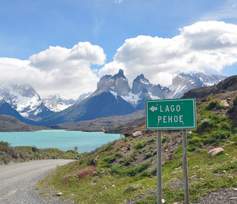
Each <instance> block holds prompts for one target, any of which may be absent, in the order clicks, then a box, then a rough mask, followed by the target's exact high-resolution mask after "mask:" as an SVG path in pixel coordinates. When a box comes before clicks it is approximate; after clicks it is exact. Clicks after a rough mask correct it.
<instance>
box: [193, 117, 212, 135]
mask: <svg viewBox="0 0 237 204" xmlns="http://www.w3.org/2000/svg"><path fill="white" fill-rule="evenodd" d="M213 127H214V123H213V122H212V121H211V120H210V119H204V120H202V121H201V123H200V125H199V126H198V128H197V132H198V133H203V132H205V131H210V130H211V129H212V128H213Z"/></svg>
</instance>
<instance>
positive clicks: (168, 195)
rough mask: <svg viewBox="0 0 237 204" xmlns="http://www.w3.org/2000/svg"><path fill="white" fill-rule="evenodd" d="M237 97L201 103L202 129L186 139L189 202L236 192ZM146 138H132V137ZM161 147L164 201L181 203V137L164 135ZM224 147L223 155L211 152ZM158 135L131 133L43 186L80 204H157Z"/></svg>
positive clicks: (60, 171)
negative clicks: (224, 190) (219, 192)
mask: <svg viewBox="0 0 237 204" xmlns="http://www.w3.org/2000/svg"><path fill="white" fill-rule="evenodd" d="M236 115H237V91H233V92H226V93H219V94H216V95H211V96H209V97H206V98H203V99H200V100H199V101H198V128H197V129H196V130H195V131H192V132H189V133H188V141H189V144H188V161H189V179H190V197H191V200H192V202H194V201H198V200H199V199H200V198H201V197H203V196H205V195H207V194H208V193H209V192H213V191H217V190H218V189H222V188H227V189H228V188H231V187H237V125H236ZM137 130H140V131H142V135H140V136H136V137H134V136H133V135H132V133H133V132H134V131H137ZM162 143H163V145H162V147H163V180H164V199H165V200H166V203H175V202H182V199H183V190H182V149H181V136H180V135H179V133H178V132H171V131H170V132H165V133H164V136H163V139H162ZM214 147H223V148H224V153H222V154H219V155H216V156H210V155H209V154H208V151H209V150H210V149H212V148H214ZM155 176H156V132H152V131H149V130H145V126H139V127H136V128H131V129H130V130H129V132H127V134H126V137H125V138H124V139H121V140H119V141H116V142H113V143H111V144H108V145H105V146H103V147H101V148H99V149H98V150H96V151H94V152H92V153H87V154H84V155H82V157H81V159H80V161H77V162H74V163H71V164H69V165H66V166H63V167H59V168H58V169H57V170H56V171H55V172H54V173H53V174H52V175H50V176H49V177H48V178H46V179H45V180H44V181H42V182H41V183H40V185H41V187H45V188H49V187H50V188H52V189H55V190H57V191H62V192H63V194H64V196H66V197H69V198H71V199H73V200H74V201H75V202H76V203H80V204H91V203H97V204H100V203H101V204H106V203H108V204H111V203H113V204H117V203H118V204H119V203H140V204H142V203H144V204H148V203H155V189H156V177H155Z"/></svg>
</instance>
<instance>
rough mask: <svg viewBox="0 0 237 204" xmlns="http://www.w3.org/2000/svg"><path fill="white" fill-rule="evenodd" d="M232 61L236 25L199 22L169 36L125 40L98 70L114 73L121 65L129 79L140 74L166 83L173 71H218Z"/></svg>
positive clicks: (235, 51)
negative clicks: (108, 61) (110, 58)
mask: <svg viewBox="0 0 237 204" xmlns="http://www.w3.org/2000/svg"><path fill="white" fill-rule="evenodd" d="M234 63H237V25H234V24H229V23H225V22H221V21H201V22H197V23H194V24H192V25H189V26H186V27H184V28H181V29H180V33H179V35H177V36H174V37H173V38H160V37H157V36H154V37H152V36H144V35H141V36H137V37H135V38H130V39H127V40H125V42H124V44H123V45H122V46H121V47H120V48H119V49H118V50H117V53H116V54H115V56H114V59H113V62H110V63H109V64H107V65H105V66H104V67H103V68H102V70H101V71H100V73H114V72H116V71H117V70H118V69H119V68H120V67H122V68H124V70H125V73H126V74H127V75H128V76H129V79H130V80H132V79H133V78H134V77H136V76H137V75H138V74H140V73H144V74H145V75H146V76H147V77H148V78H149V79H150V80H151V81H153V82H154V83H157V82H159V83H162V84H165V85H167V84H169V83H170V81H171V80H170V79H171V76H172V75H174V74H175V73H177V72H189V71H196V72H212V73H213V72H215V73H218V72H221V71H222V70H223V69H224V68H225V67H226V66H229V65H233V64H234ZM117 64H119V66H116V65H117Z"/></svg>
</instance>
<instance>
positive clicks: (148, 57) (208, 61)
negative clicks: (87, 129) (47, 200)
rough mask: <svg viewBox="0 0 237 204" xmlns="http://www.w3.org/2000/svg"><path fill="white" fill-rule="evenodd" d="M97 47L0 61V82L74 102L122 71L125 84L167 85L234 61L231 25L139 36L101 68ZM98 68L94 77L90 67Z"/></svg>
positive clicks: (235, 38)
mask: <svg viewBox="0 0 237 204" xmlns="http://www.w3.org/2000/svg"><path fill="white" fill-rule="evenodd" d="M105 59H106V55H105V53H104V51H103V49H102V48H101V47H99V46H97V45H93V44H91V43H89V42H80V43H78V44H76V45H75V46H73V47H72V48H65V47H60V46H55V47H53V46H51V47H49V48H48V49H46V50H43V51H41V52H39V53H36V54H34V55H32V56H30V57H29V59H27V60H20V59H13V58H0V73H1V74H0V83H4V82H16V83H29V84H31V85H32V86H33V87H34V88H35V89H36V90H37V91H38V92H39V93H40V94H42V95H43V96H46V95H49V94H60V95H62V96H64V97H73V98H77V97H78V96H79V95H80V94H82V93H85V92H91V91H94V90H95V88H96V83H97V81H98V79H99V77H100V76H102V75H105V74H111V73H115V72H117V71H118V69H120V68H122V69H124V71H125V74H126V75H127V76H128V78H129V80H130V81H131V80H133V79H134V78H135V77H136V76H137V75H138V74H141V73H144V74H145V76H146V77H147V78H149V79H150V80H151V81H152V82H153V83H161V84H163V85H168V84H170V82H171V79H172V76H173V75H174V74H175V73H177V72H189V71H196V72H200V71H201V72H212V73H214V72H215V73H218V72H222V71H223V69H224V68H225V67H227V66H230V65H233V64H235V63H237V25H235V24H230V23H225V22H221V21H200V22H197V23H194V24H192V25H189V26H186V27H183V28H181V29H180V33H179V34H178V35H177V36H174V37H172V38H161V37H158V36H144V35H140V36H137V37H134V38H130V39H127V40H125V42H124V43H123V45H121V47H120V48H118V50H117V52H116V54H115V55H114V58H113V61H111V62H109V63H107V64H105V65H104V63H105ZM94 64H96V65H99V66H103V67H102V68H101V69H99V70H98V73H95V71H94V70H93V69H92V66H93V65H94Z"/></svg>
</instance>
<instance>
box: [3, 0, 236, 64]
mask: <svg viewBox="0 0 237 204" xmlns="http://www.w3.org/2000/svg"><path fill="white" fill-rule="evenodd" d="M224 2H225V1H223V0H215V1H213V0H198V1H197V0H182V1H180V0H123V1H122V0H86V1H85V0H50V1H48V0H40V1H35V0H11V1H7V0H3V1H1V7H0V25H1V27H0V44H1V46H0V56H4V57H18V58H23V59H24V58H28V57H29V56H30V55H31V54H33V53H36V52H39V51H41V50H43V49H46V48H47V47H48V46H50V45H60V46H65V47H71V46H72V45H74V44H75V43H77V42H78V41H90V42H92V43H95V44H98V45H100V46H102V47H103V48H104V50H105V52H106V54H107V57H108V59H110V58H112V56H113V55H114V53H115V51H116V49H117V48H118V47H120V46H121V45H122V43H123V42H124V40H125V39H127V38H130V37H135V36H137V35H140V34H145V35H152V36H154V35H157V36H161V37H172V36H174V35H176V34H177V33H178V32H179V31H178V29H179V28H180V27H183V26H185V25H188V24H191V23H193V22H195V21H198V20H199V19H200V18H202V17H203V16H205V15H207V14H208V13H210V12H211V11H215V10H216V9H218V8H220V7H221V6H223V5H224V4H225V3H224ZM231 20H232V19H226V21H231Z"/></svg>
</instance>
